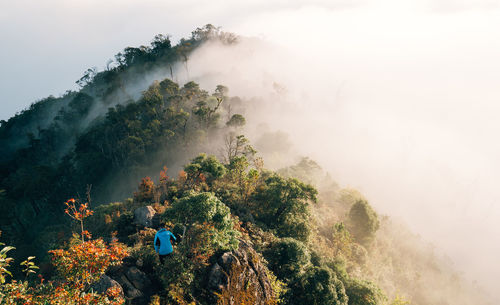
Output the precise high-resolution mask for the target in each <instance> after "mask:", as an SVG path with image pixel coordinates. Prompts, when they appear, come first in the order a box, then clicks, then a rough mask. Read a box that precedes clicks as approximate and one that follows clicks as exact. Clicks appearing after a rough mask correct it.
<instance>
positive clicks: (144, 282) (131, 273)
mask: <svg viewBox="0 0 500 305" xmlns="http://www.w3.org/2000/svg"><path fill="white" fill-rule="evenodd" d="M125 275H126V276H127V279H128V280H129V281H130V283H132V285H134V287H135V288H137V289H139V290H141V291H145V290H149V289H150V288H151V280H149V278H148V277H147V275H146V274H145V273H144V272H142V271H141V270H139V269H137V268H136V267H130V268H129V269H128V270H127V272H126V273H125Z"/></svg>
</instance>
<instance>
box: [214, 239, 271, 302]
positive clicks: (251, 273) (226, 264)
mask: <svg viewBox="0 0 500 305" xmlns="http://www.w3.org/2000/svg"><path fill="white" fill-rule="evenodd" d="M269 272H270V271H269V270H268V269H267V268H266V266H265V265H264V264H263V263H262V262H261V259H260V256H259V255H258V254H257V252H255V250H254V249H253V248H252V246H251V244H250V243H249V242H247V241H244V240H240V245H239V248H238V249H237V250H234V251H231V252H226V253H224V254H222V255H221V256H220V257H219V258H218V259H217V262H216V263H214V264H213V265H212V267H211V269H210V273H209V277H208V282H207V286H208V287H207V288H208V289H209V290H212V291H214V292H217V293H218V294H221V295H222V297H224V298H225V303H224V304H231V305H233V304H234V305H236V304H237V303H238V301H241V300H242V299H241V298H243V297H241V293H250V294H252V296H251V297H250V298H251V299H252V302H253V303H254V304H268V303H269V302H270V301H271V300H272V299H273V298H274V296H275V295H274V291H273V289H272V286H271V279H270V278H269V275H268V274H269ZM237 294H240V296H237ZM238 298H240V299H238ZM245 298H246V299H245V300H248V297H245Z"/></svg>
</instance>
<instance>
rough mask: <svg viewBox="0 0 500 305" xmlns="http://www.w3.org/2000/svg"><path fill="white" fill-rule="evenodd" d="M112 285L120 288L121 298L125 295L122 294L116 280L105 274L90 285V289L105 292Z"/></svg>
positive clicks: (121, 289) (120, 288) (120, 287)
mask: <svg viewBox="0 0 500 305" xmlns="http://www.w3.org/2000/svg"><path fill="white" fill-rule="evenodd" d="M112 287H118V289H119V290H120V295H121V297H122V298H123V297H124V296H125V295H124V294H123V288H122V286H121V285H120V284H119V283H118V282H117V281H115V280H113V279H112V278H110V277H109V276H107V275H105V274H103V275H102V276H101V278H100V279H99V280H98V281H97V282H95V283H94V284H93V285H92V286H91V287H90V289H91V290H93V291H94V292H97V293H101V294H103V293H106V291H107V290H108V289H109V288H112Z"/></svg>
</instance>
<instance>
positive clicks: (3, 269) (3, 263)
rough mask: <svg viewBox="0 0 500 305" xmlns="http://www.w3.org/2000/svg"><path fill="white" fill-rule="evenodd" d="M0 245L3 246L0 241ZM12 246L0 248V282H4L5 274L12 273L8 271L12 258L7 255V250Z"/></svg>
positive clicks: (11, 248) (12, 248)
mask: <svg viewBox="0 0 500 305" xmlns="http://www.w3.org/2000/svg"><path fill="white" fill-rule="evenodd" d="M0 246H4V244H3V243H0ZM14 249H15V248H14V247H11V246H5V247H3V248H2V250H0V284H3V283H5V281H6V275H9V276H12V273H11V272H10V271H9V269H8V268H9V266H10V263H12V261H13V260H14V259H13V258H11V257H8V256H7V252H9V251H11V250H14Z"/></svg>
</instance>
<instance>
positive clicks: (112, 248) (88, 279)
mask: <svg viewBox="0 0 500 305" xmlns="http://www.w3.org/2000/svg"><path fill="white" fill-rule="evenodd" d="M49 253H51V254H52V262H53V264H54V266H55V267H56V270H57V272H58V274H59V275H60V276H62V277H63V278H64V279H66V280H67V281H70V282H75V283H83V284H90V283H92V282H94V281H97V280H98V279H99V277H100V276H101V275H102V274H104V272H105V271H106V269H107V268H108V267H109V266H114V265H118V264H120V263H121V260H122V259H123V258H124V257H125V256H127V251H126V250H125V248H124V247H123V246H122V245H120V244H118V243H111V244H110V245H106V243H105V242H104V241H103V240H102V239H100V238H99V239H95V240H88V241H85V242H81V243H80V242H78V243H77V244H73V245H72V246H70V247H69V249H68V250H62V249H58V250H52V251H49Z"/></svg>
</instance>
